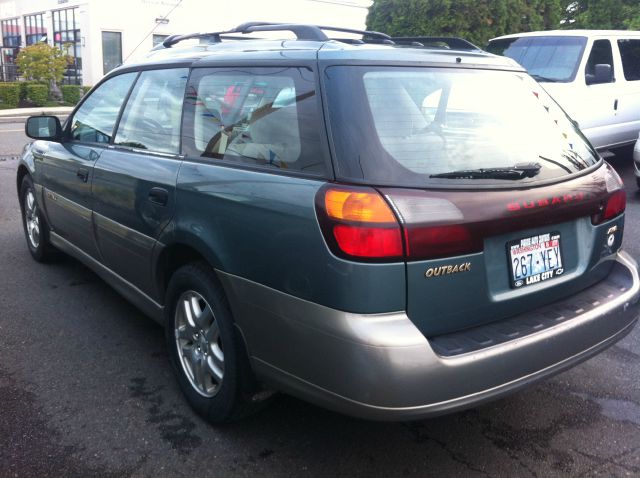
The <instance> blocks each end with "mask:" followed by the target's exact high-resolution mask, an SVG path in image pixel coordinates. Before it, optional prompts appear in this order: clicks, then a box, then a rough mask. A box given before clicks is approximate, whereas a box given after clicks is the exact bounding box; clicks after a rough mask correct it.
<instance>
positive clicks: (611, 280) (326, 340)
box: [219, 253, 640, 420]
mask: <svg viewBox="0 0 640 478" xmlns="http://www.w3.org/2000/svg"><path fill="white" fill-rule="evenodd" d="M219 274H220V277H221V279H222V281H223V283H224V285H225V290H226V291H227V294H228V296H229V299H230V302H231V306H232V309H233V312H234V316H235V318H236V321H237V323H238V326H239V328H240V329H241V331H242V333H243V335H244V338H245V341H246V343H247V348H248V350H249V354H250V355H251V358H252V364H253V366H254V371H255V372H256V375H257V376H258V377H259V378H260V379H262V380H263V381H265V382H266V383H267V384H269V385H271V386H273V387H275V388H277V389H280V390H283V391H285V392H288V393H291V394H292V395H297V396H299V397H301V398H304V399H306V400H308V401H311V402H314V403H316V404H319V405H322V406H324V407H327V408H330V409H333V410H336V411H339V412H343V413H347V414H349V415H354V416H359V417H363V418H368V419H376V420H411V419H418V418H423V417H428V416H433V415H438V414H443V413H447V412H452V411H455V410H459V409H463V408H467V407H470V406H474V405H477V404H478V403H481V402H483V401H487V400H490V399H494V398H497V397H499V396H501V395H504V394H507V393H510V392H513V391H515V390H517V389H519V388H521V387H523V386H525V385H528V384H530V383H532V382H535V381H537V380H540V379H542V378H545V377H548V376H550V375H552V374H555V373H558V372H560V371H562V370H565V369H568V368H570V367H572V366H574V365H576V364H578V363H580V362H581V361H583V360H586V359H588V358H589V357H592V356H593V355H595V354H597V353H598V352H600V351H602V350H604V349H605V348H607V347H608V346H610V345H612V344H614V343H615V342H616V341H618V340H620V339H621V338H622V337H623V336H624V335H626V334H627V333H628V332H630V331H631V329H632V328H633V326H634V324H635V323H636V320H637V317H638V298H639V294H640V280H639V278H638V266H637V264H636V262H635V261H634V260H633V259H632V258H631V257H630V256H628V255H627V254H626V253H619V254H618V255H617V257H616V259H615V265H614V268H613V271H612V273H611V274H610V276H609V277H608V278H607V279H605V281H603V282H601V283H599V284H596V285H595V286H593V287H591V288H590V289H589V290H588V291H585V293H586V295H585V293H580V294H577V295H576V296H574V297H571V298H569V299H567V300H564V301H562V302H559V303H557V304H554V307H555V308H557V309H558V310H562V309H565V310H569V309H572V310H573V312H572V314H571V315H570V316H565V317H564V318H563V320H558V322H557V323H552V324H549V323H547V324H546V326H545V327H542V326H540V329H539V330H537V329H536V326H535V324H534V325H532V327H533V328H534V329H536V330H533V331H529V332H527V333H526V334H525V335H519V336H517V337H516V338H514V339H513V340H506V341H501V342H493V344H492V345H489V346H487V347H484V348H477V347H476V348H473V349H470V350H471V351H469V352H464V351H463V353H459V354H457V355H456V354H448V355H445V354H442V347H434V346H433V345H435V341H433V343H432V341H430V340H429V339H427V338H425V337H424V336H423V335H422V334H421V333H420V332H419V331H418V329H417V328H416V327H415V326H414V325H413V323H412V322H411V321H410V320H409V318H408V317H407V316H406V314H405V313H404V312H402V313H393V314H380V315H359V314H351V313H346V312H340V311H336V310H333V309H329V308H326V307H323V306H319V305H317V304H313V303H310V302H307V301H304V300H301V299H297V298H294V297H292V296H289V295H287V294H284V293H282V292H278V291H275V290H273V289H269V288H266V287H264V286H261V285H258V284H255V283H253V282H250V281H246V280H244V279H240V278H238V277H236V276H232V275H228V274H225V273H219ZM581 294H582V295H581ZM594 294H596V295H594ZM598 294H599V295H598ZM585 301H587V302H588V301H590V305H588V306H584V305H585V304H586V302H585ZM583 306H584V307H583ZM540 312H542V313H544V310H542V309H541V310H540V311H538V316H540V315H539V314H540ZM535 314H536V311H532V312H531V313H528V314H527V315H526V317H525V316H522V317H518V318H512V319H510V320H511V322H512V323H513V320H522V323H523V324H524V323H528V324H531V323H532V321H534V322H535V320H534V319H535ZM567 317H568V318H567ZM471 333H473V331H472V332H471ZM459 335H460V334H457V336H459ZM458 338H459V337H458ZM438 340H439V341H440V343H441V344H442V337H440V338H438ZM436 350H439V351H440V353H441V354H440V355H439V354H438V353H436Z"/></svg>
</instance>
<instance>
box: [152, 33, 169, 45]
mask: <svg viewBox="0 0 640 478" xmlns="http://www.w3.org/2000/svg"><path fill="white" fill-rule="evenodd" d="M167 38H169V35H153V46H158V45H159V44H160V43H162V42H163V41H165V40H166V39H167Z"/></svg>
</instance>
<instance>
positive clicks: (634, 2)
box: [564, 0, 640, 30]
mask: <svg viewBox="0 0 640 478" xmlns="http://www.w3.org/2000/svg"><path fill="white" fill-rule="evenodd" d="M564 7H565V16H566V21H565V22H564V25H565V27H566V28H587V29H599V30H636V29H640V2H638V0H578V1H567V0H565V2H564Z"/></svg>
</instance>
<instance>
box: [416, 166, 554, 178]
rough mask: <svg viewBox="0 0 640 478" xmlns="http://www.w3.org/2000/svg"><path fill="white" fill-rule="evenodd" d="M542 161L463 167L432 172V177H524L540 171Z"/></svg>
mask: <svg viewBox="0 0 640 478" xmlns="http://www.w3.org/2000/svg"><path fill="white" fill-rule="evenodd" d="M541 168H542V166H540V163H520V164H516V165H515V166H512V167H508V168H480V169H462V170H460V171H450V172H448V173H439V174H432V175H431V176H429V177H430V178H446V179H512V180H515V179H523V178H532V177H534V176H535V175H536V174H538V173H539V172H540V169H541Z"/></svg>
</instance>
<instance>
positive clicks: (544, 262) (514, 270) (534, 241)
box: [507, 232, 564, 288]
mask: <svg viewBox="0 0 640 478" xmlns="http://www.w3.org/2000/svg"><path fill="white" fill-rule="evenodd" d="M507 249H508V251H509V263H510V266H511V267H510V269H511V277H510V279H511V281H510V282H511V287H512V288H518V287H523V286H526V285H531V284H537V283H539V282H544V281H546V280H549V279H553V278H554V277H558V276H559V275H562V273H563V272H564V268H563V265H562V254H561V252H560V234H559V233H557V232H550V233H547V234H539V235H537V236H531V237H525V238H523V239H520V240H517V241H512V242H509V243H508V244H507Z"/></svg>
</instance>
